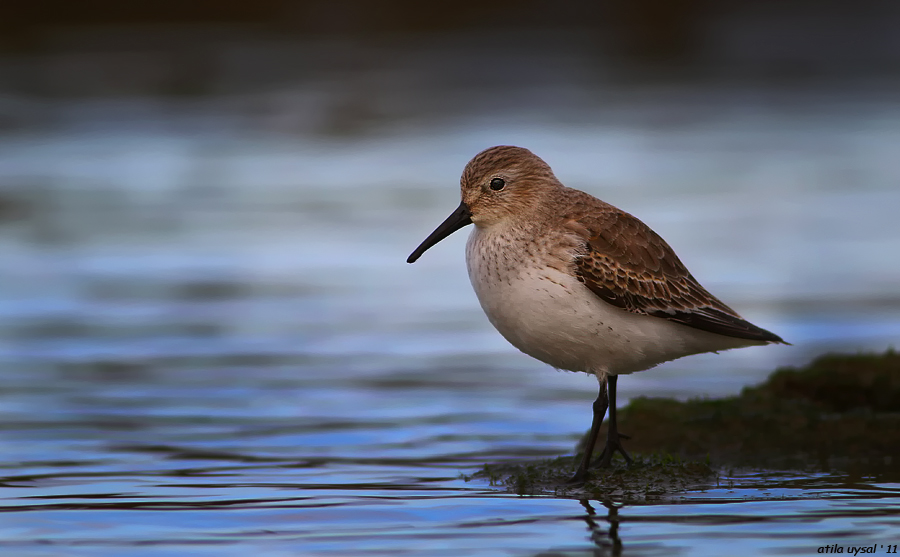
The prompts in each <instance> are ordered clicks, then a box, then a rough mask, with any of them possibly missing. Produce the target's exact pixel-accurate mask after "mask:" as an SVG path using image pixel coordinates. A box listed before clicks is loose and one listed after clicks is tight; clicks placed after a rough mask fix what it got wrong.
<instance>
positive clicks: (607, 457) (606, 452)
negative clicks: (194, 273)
mask: <svg viewBox="0 0 900 557" xmlns="http://www.w3.org/2000/svg"><path fill="white" fill-rule="evenodd" d="M620 439H630V438H629V437H628V436H627V435H623V434H616V435H610V436H609V437H607V438H606V446H605V447H603V452H602V453H600V456H599V457H597V460H595V461H594V463H593V464H592V465H591V468H608V467H609V466H610V464H612V459H613V457H614V456H615V455H616V452H619V453H620V454H621V455H622V458H624V459H625V462H626V464H628V466H631V465H632V463H633V462H634V461H633V460H631V457H630V456H628V453H627V452H625V449H624V448H623V447H622V443H621V442H620V441H619V440H620Z"/></svg>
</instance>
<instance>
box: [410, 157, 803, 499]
mask: <svg viewBox="0 0 900 557" xmlns="http://www.w3.org/2000/svg"><path fill="white" fill-rule="evenodd" d="M460 192H461V200H460V204H459V206H458V207H457V208H456V210H455V211H453V213H451V214H450V216H449V217H447V218H446V219H445V220H444V222H442V223H441V224H440V225H439V226H438V227H437V228H436V229H435V230H434V231H433V232H432V233H431V234H430V235H429V236H428V237H426V239H425V240H424V241H423V242H422V243H421V244H420V245H419V246H418V247H417V248H416V249H415V250H414V251H413V252H412V253H411V254H410V256H409V257H408V259H407V263H414V262H415V261H416V260H418V259H419V257H421V256H422V254H423V253H425V251H426V250H428V249H429V248H431V247H432V246H434V245H435V244H437V243H438V242H440V241H441V240H443V239H444V238H446V237H447V236H449V235H450V234H452V233H454V232H456V231H457V230H459V229H461V228H463V227H465V226H468V225H470V224H472V225H474V228H473V230H472V232H471V233H470V235H469V239H468V241H467V243H466V267H467V269H468V273H469V279H470V282H471V283H472V287H473V289H474V290H475V294H476V296H477V298H478V301H479V303H480V304H481V307H482V309H483V310H484V312H485V314H486V315H487V318H488V320H489V321H490V322H491V324H492V325H493V326H494V327H495V328H496V329H497V331H499V332H500V334H501V335H502V336H503V337H504V338H505V339H506V340H507V341H509V343H510V344H512V345H513V346H514V347H516V348H518V349H519V350H520V351H522V352H524V353H525V354H527V355H529V356H532V357H533V358H536V359H538V360H540V361H542V362H544V363H546V364H549V365H551V366H553V367H555V368H557V369H561V370H569V371H574V372H585V373H588V374H592V375H594V376H595V377H596V378H597V380H598V382H599V384H600V391H599V393H598V395H597V399H596V400H595V401H594V404H593V407H592V408H593V419H592V422H591V433H590V435H589V437H588V439H587V443H586V446H585V449H584V453H583V455H582V458H581V460H580V463H579V465H578V467H577V469H576V471H575V473H574V475H573V476H572V478H571V480H570V483H572V484H582V483H584V482H585V481H586V479H587V478H588V476H589V469H590V468H593V467H594V466H609V465H610V464H611V460H612V458H613V456H614V454H615V453H617V452H618V453H620V454H621V455H622V457H623V458H624V459H625V461H626V463H627V464H628V465H629V466H630V465H631V464H632V462H633V461H632V458H631V457H630V455H629V454H628V453H627V452H626V451H625V449H624V447H623V446H622V441H621V440H622V439H623V438H627V436H625V435H624V434H620V433H619V432H618V424H617V421H616V384H617V380H618V376H619V375H626V374H630V373H634V372H638V371H643V370H646V369H649V368H652V367H654V366H656V365H658V364H661V363H663V362H667V361H670V360H674V359H677V358H681V357H684V356H689V355H692V354H699V353H704V352H718V351H721V350H728V349H732V348H741V347H746V346H757V345H766V344H773V343H774V344H788V343H787V342H785V341H784V340H783V339H782V338H781V337H779V336H778V335H776V334H774V333H772V332H770V331H767V330H765V329H762V328H760V327H757V326H756V325H753V324H752V323H750V322H749V321H746V320H745V319H743V318H742V317H741V316H740V315H739V314H738V313H737V312H736V311H734V310H733V309H731V308H730V307H728V306H727V305H725V303H723V302H722V301H720V300H719V299H718V298H716V297H715V296H713V295H712V294H710V293H709V292H708V291H707V290H706V289H705V288H703V286H701V285H700V283H699V282H698V281H697V279H695V278H694V277H693V275H691V273H690V272H689V271H688V269H687V267H685V265H684V264H683V263H682V262H681V260H680V259H679V258H678V256H677V255H676V254H675V251H674V250H673V249H672V248H671V247H670V246H669V244H667V243H666V242H665V240H663V239H662V238H661V237H660V236H659V235H658V234H656V233H655V232H654V231H653V230H652V229H651V228H650V227H649V226H647V225H646V224H644V223H643V222H642V221H640V220H639V219H638V218H637V217H634V216H632V215H631V214H629V213H626V212H625V211H622V210H621V209H618V208H616V207H614V206H612V205H610V204H609V203H606V202H604V201H601V200H599V199H597V198H596V197H593V196H592V195H590V194H587V193H585V192H583V191H580V190H577V189H573V188H569V187H566V186H564V185H563V184H562V182H560V181H559V179H558V178H557V177H556V176H555V175H554V173H553V171H552V170H551V168H550V166H549V165H548V164H547V163H546V162H544V161H543V160H542V159H541V158H540V157H538V156H537V155H535V154H534V153H532V152H531V151H529V150H528V149H525V148H522V147H516V146H510V145H499V146H495V147H490V148H488V149H485V150H484V151H482V152H480V153H478V154H477V155H475V157H473V158H472V160H470V161H469V162H468V164H466V166H465V168H464V170H463V173H462V176H461V178H460ZM607 409H608V410H609V427H608V432H607V438H606V445H605V447H604V449H603V451H602V452H601V453H600V455H599V457H598V458H597V460H596V462H594V461H592V457H593V455H592V453H593V452H594V445H595V440H596V438H597V436H598V434H599V430H600V425H601V423H602V422H603V419H604V417H605V415H606V412H607Z"/></svg>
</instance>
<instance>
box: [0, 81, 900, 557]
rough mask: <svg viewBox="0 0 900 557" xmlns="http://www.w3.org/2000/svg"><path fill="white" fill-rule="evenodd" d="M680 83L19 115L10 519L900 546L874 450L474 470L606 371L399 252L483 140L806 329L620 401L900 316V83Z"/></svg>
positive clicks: (216, 547)
mask: <svg viewBox="0 0 900 557" xmlns="http://www.w3.org/2000/svg"><path fill="white" fill-rule="evenodd" d="M733 97H734V96H733V95H728V96H727V98H728V99H731V98H733ZM679 98H680V97H679V96H678V95H674V96H666V95H665V94H661V96H656V97H652V98H650V99H646V100H644V101H640V100H639V101H634V102H633V103H631V104H628V103H624V104H620V105H617V106H616V107H615V108H614V109H604V108H598V107H594V108H592V109H591V110H587V111H586V112H585V109H584V107H579V108H578V111H579V114H586V116H583V117H579V118H575V117H574V116H573V117H571V118H569V119H568V120H567V119H566V118H559V117H557V116H559V115H555V116H554V118H553V119H550V118H541V117H535V116H533V114H534V113H533V112H515V111H507V112H502V111H501V112H500V114H499V115H496V114H494V113H492V114H494V115H493V116H490V117H487V116H485V115H484V114H473V115H470V116H468V117H463V118H459V119H457V120H455V121H454V122H452V123H449V122H447V121H442V120H440V119H436V120H433V121H428V122H425V123H421V124H418V125H411V124H404V125H400V124H398V125H396V126H387V127H385V128H381V129H380V131H377V132H371V133H369V134H362V135H354V136H349V137H344V136H328V135H308V134H299V135H291V134H286V133H283V132H282V131H280V130H270V129H265V128H264V127H257V128H254V127H252V126H250V127H247V126H246V125H245V124H246V122H242V121H241V122H236V121H235V120H234V119H230V118H229V117H227V115H226V113H224V112H223V113H218V112H216V111H215V110H212V109H208V110H205V111H204V110H200V109H198V108H196V107H192V106H190V105H189V106H180V105H179V106H177V107H174V108H173V106H169V105H164V104H155V103H153V102H149V101H129V102H128V103H123V104H122V105H121V106H119V108H118V109H117V110H118V111H117V112H116V115H117V116H116V118H115V119H103V118H98V116H97V114H98V106H97V105H95V104H92V103H90V102H81V103H75V102H72V103H69V104H60V105H58V106H56V105H55V110H57V111H58V115H61V116H60V118H59V122H61V123H59V124H58V125H57V126H56V127H54V128H52V129H48V130H40V129H27V130H19V131H8V132H7V133H5V134H4V135H3V136H2V137H0V219H2V221H0V226H2V228H0V230H2V235H0V257H2V260H3V268H4V272H3V274H2V275H0V424H2V425H0V442H2V446H3V448H4V451H3V456H2V459H0V469H2V472H0V484H2V491H0V493H2V496H0V497H2V499H0V510H2V511H3V513H2V519H0V547H2V548H3V549H2V550H3V551H4V552H6V553H8V554H11V555H13V554H14V555H35V556H37V555H41V556H43V555H60V554H65V555H91V556H94V555H123V554H128V555H183V554H188V553H189V554H210V555H217V556H218V555H246V554H247V553H248V552H253V553H254V554H257V555H296V554H319V555H350V554H352V555H362V554H370V555H402V554H415V555H421V554H426V555H498V554H502V555H604V554H617V553H619V552H622V553H624V554H627V555H673V554H688V555H721V554H722V547H723V545H724V544H728V545H729V547H732V548H737V547H739V548H740V552H741V553H742V554H747V555H750V554H797V555H808V554H813V553H816V550H817V548H818V547H820V546H824V545H826V544H835V543H836V544H839V545H842V546H844V547H845V548H846V547H847V546H851V545H861V544H862V545H865V544H868V545H871V544H873V543H874V544H884V545H889V544H898V543H900V518H898V514H900V511H898V509H900V506H898V505H897V503H898V501H897V498H898V496H900V485H898V484H897V483H891V482H892V481H895V480H896V475H892V476H891V475H889V476H887V477H881V476H866V477H854V476H850V475H847V474H845V473H841V472H839V471H831V472H820V473H819V472H817V473H813V472H804V473H799V472H791V471H770V472H767V473H762V472H754V471H745V472H735V473H733V474H731V475H725V476H722V477H721V478H720V479H719V483H718V485H715V484H713V485H710V486H709V487H708V488H707V489H704V490H697V491H691V492H686V493H682V494H677V495H675V496H674V497H669V498H659V499H658V500H651V501H648V502H647V503H645V504H640V505H636V504H622V502H617V501H590V502H587V501H585V502H579V501H577V500H568V499H558V498H554V497H551V496H534V497H519V496H516V495H513V494H510V493H507V492H506V491H505V490H504V489H502V488H500V487H496V486H491V485H489V484H488V483H487V482H485V481H482V480H471V481H465V480H464V479H462V475H463V474H471V473H472V472H473V471H475V470H477V469H478V468H479V467H480V466H481V465H482V464H484V463H490V462H498V461H502V460H507V459H522V458H538V457H543V456H557V455H561V454H571V452H572V450H573V447H574V444H575V442H576V440H577V438H578V437H579V435H580V434H582V433H583V432H584V430H585V429H586V428H587V427H588V425H589V420H590V417H589V416H590V402H591V400H592V398H593V396H594V394H595V393H594V391H595V382H594V380H593V379H591V378H589V377H587V376H583V375H576V374H569V373H561V372H555V371H553V370H551V369H549V368H546V367H545V366H543V365H542V364H540V363H538V362H534V361H532V360H530V359H529V358H527V357H525V356H523V355H521V354H518V353H517V352H516V351H515V350H514V349H512V348H511V347H509V346H508V345H507V344H506V343H505V341H504V340H503V339H502V338H500V337H499V335H498V334H497V333H496V332H494V331H493V329H492V328H491V327H490V325H489V324H488V323H487V321H486V319H485V318H484V316H483V314H482V313H481V311H480V308H478V305H477V301H476V300H475V298H474V294H472V292H471V289H470V287H469V285H468V279H467V277H466V275H465V266H464V264H463V250H462V244H463V242H464V238H465V234H459V233H458V234H457V235H455V236H454V237H452V238H450V239H449V240H447V241H445V242H443V243H442V244H441V245H440V246H438V247H436V248H434V249H432V250H430V251H429V252H428V253H427V254H426V256H425V257H423V259H422V260H421V261H420V262H419V263H417V264H416V265H413V266H409V265H406V263H404V261H405V258H406V256H407V255H408V254H409V252H410V251H411V250H412V248H414V247H415V246H416V245H417V244H418V243H419V242H420V241H421V240H422V239H423V238H424V237H425V235H426V234H428V233H429V232H430V231H431V230H432V229H433V228H434V226H436V225H437V224H438V223H439V222H440V221H441V220H442V219H443V218H444V217H445V216H446V215H447V214H449V212H450V211H451V210H452V209H453V208H454V207H455V206H456V205H457V203H458V198H457V195H458V192H457V189H456V188H457V180H458V176H459V173H460V171H461V169H462V166H463V165H464V163H465V162H466V161H467V160H468V159H469V158H470V157H471V156H472V155H473V154H474V153H475V152H477V151H478V150H480V149H482V148H484V147H486V146H489V145H492V144H496V143H513V144H520V145H524V146H527V147H529V148H531V149H532V150H534V151H535V152H537V153H538V154H539V155H541V156H542V157H544V158H545V159H546V160H548V161H549V162H550V163H551V164H552V165H553V166H554V168H555V169H556V171H557V174H558V175H559V177H560V178H561V179H562V180H563V181H564V182H565V183H567V184H569V185H571V186H574V187H579V188H581V189H585V190H587V191H589V192H591V193H594V194H596V195H598V196H599V197H601V198H603V199H605V200H607V201H610V202H612V203H614V204H616V205H618V206H620V207H622V208H624V209H626V210H628V211H630V212H632V213H634V214H636V215H638V216H640V217H641V218H642V219H643V220H645V221H646V222H648V223H649V224H651V226H653V228H654V229H656V230H657V231H658V232H660V233H661V234H662V235H663V236H664V237H665V238H666V239H667V240H668V241H669V243H671V244H672V245H673V246H674V247H675V248H676V249H677V251H678V252H679V254H680V255H681V257H682V259H683V260H684V261H685V262H686V263H687V264H688V266H689V267H690V268H691V270H692V271H693V273H694V274H695V276H697V277H698V278H699V279H700V280H701V282H703V284H704V285H706V286H707V287H708V288H709V289H710V290H711V291H713V292H714V293H716V294H717V295H719V296H720V297H721V298H723V299H724V300H726V301H727V302H728V303H729V304H731V305H733V306H735V307H736V308H737V309H738V310H739V311H741V312H742V313H743V314H744V315H745V316H747V317H748V318H750V319H751V320H752V321H754V322H756V323H758V324H760V325H761V326H764V327H766V328H768V329H771V330H773V331H775V332H777V333H778V334H780V335H782V336H783V337H784V338H786V339H788V340H790V341H792V342H793V343H794V346H793V347H764V348H752V349H746V350H742V351H737V352H733V353H726V354H721V355H704V356H697V357H693V358H690V359H687V360H683V361H679V362H673V363H670V364H667V365H665V366H662V367H661V368H659V369H657V370H654V371H651V372H647V373H643V374H638V375H634V376H629V377H627V378H625V379H623V380H622V381H621V382H620V392H621V398H623V399H627V398H629V397H631V396H635V395H637V394H652V395H664V396H675V397H680V398H685V397H688V396H700V395H709V396H722V395H727V394H732V393H735V392H737V391H738V390H739V389H740V388H741V387H742V386H744V385H748V384H753V383H756V382H758V381H760V380H762V379H763V378H764V377H765V376H766V375H767V374H768V373H769V372H770V371H771V370H772V369H774V368H775V367H777V366H779V365H788V364H801V363H804V362H806V361H807V360H808V359H810V358H811V357H813V356H814V355H817V354H820V353H822V352H824V351H828V350H843V351H857V350H883V349H885V348H887V347H888V346H889V345H891V343H894V342H896V339H897V338H898V336H900V297H898V295H897V289H896V285H897V284H898V282H900V259H898V258H897V257H895V256H894V255H892V254H895V253H897V248H898V246H900V226H898V225H897V223H896V222H897V221H896V217H895V215H896V208H897V207H900V188H898V187H897V182H896V176H897V175H898V170H900V168H898V162H897V161H898V159H897V157H896V145H897V144H898V143H900V107H898V106H897V105H896V103H893V104H892V103H889V102H880V101H879V102H875V101H871V102H869V101H866V102H852V101H848V100H846V99H844V100H838V101H828V102H825V101H823V102H821V103H819V104H813V105H809V106H807V105H803V106H799V107H798V105H797V104H796V103H794V104H792V103H791V102H788V101H789V100H790V99H788V101H784V102H777V103H772V104H766V103H753V102H750V103H747V102H745V101H740V102H738V103H735V102H733V101H728V102H724V101H722V100H721V99H718V98H712V99H700V100H697V99H696V98H693V97H691V99H693V100H692V101H691V102H683V101H680V100H679ZM129 103H130V104H129ZM109 106H111V105H109ZM573 110H574V109H573ZM122 114H127V115H130V117H129V118H124V117H122ZM673 114H674V115H680V116H676V117H674V118H672V117H668V118H663V116H662V115H673ZM622 403H624V400H623V401H622ZM738 544H739V545H738ZM880 547H881V546H880V545H879V548H880ZM845 551H846V549H845ZM877 553H878V554H885V553H886V550H885V549H883V548H880V549H878V552H877Z"/></svg>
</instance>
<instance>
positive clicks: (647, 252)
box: [569, 205, 784, 342]
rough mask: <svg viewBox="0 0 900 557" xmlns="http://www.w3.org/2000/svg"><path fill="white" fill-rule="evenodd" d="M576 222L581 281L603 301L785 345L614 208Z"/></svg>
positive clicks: (576, 218) (649, 232) (644, 228)
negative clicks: (712, 291)
mask: <svg viewBox="0 0 900 557" xmlns="http://www.w3.org/2000/svg"><path fill="white" fill-rule="evenodd" d="M606 209H607V210H604V211H601V212H596V213H592V214H590V215H578V216H573V218H572V219H571V220H570V221H569V224H570V229H571V230H573V231H576V233H577V234H578V235H579V236H581V237H582V239H583V243H582V250H581V252H579V253H578V255H577V256H576V259H575V272H576V274H577V276H578V279H579V280H580V281H581V282H583V283H584V284H585V286H587V287H588V288H589V289H590V290H591V291H592V292H594V294H596V295H597V296H599V297H600V298H602V299H603V300H604V301H606V302H608V303H610V304H612V305H614V306H616V307H619V308H622V309H624V310H627V311H630V312H632V313H638V314H643V315H650V316H653V317H660V318H664V319H668V320H670V321H674V322H677V323H681V324H683V325H687V326H689V327H694V328H696V329H701V330H703V331H709V332H711V333H717V334H720V335H725V336H730V337H737V338H745V339H749V340H759V341H768V342H784V341H783V340H782V339H781V338H780V337H779V336H777V335H775V334H774V333H771V332H769V331H767V330H765V329H761V328H759V327H757V326H756V325H753V324H752V323H750V322H748V321H745V320H744V319H742V318H741V316H740V315H738V314H737V312H735V311H734V310H733V309H731V308H730V307H728V306H727V305H725V304H724V303H723V302H722V301H720V300H719V299H718V298H716V297H715V296H713V295H712V294H710V293H709V292H707V291H706V289H705V288H703V287H702V286H700V283H699V282H697V279H695V278H694V277H693V276H691V273H690V272H689V271H688V270H687V267H685V266H684V264H683V263H682V262H681V260H679V259H678V256H677V255H675V251H674V250H672V248H671V247H669V244H667V243H666V242H665V240H663V239H662V238H661V237H660V236H659V235H658V234H656V233H655V232H653V230H651V229H650V227H649V226H647V225H646V224H644V223H643V222H641V221H640V220H638V219H637V218H636V217H634V216H632V215H630V214H628V213H626V212H624V211H620V210H618V209H616V208H614V207H612V206H611V205H609V206H607V207H606Z"/></svg>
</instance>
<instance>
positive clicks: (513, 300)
mask: <svg viewBox="0 0 900 557" xmlns="http://www.w3.org/2000/svg"><path fill="white" fill-rule="evenodd" d="M545 248H546V246H545V247H541V246H536V245H534V244H530V245H528V246H525V245H523V242H521V241H517V238H516V237H515V236H514V235H511V234H509V232H508V231H507V233H506V234H501V233H498V232H495V231H491V230H483V229H479V228H478V227H475V229H474V230H473V231H472V233H471V235H470V236H469V241H468V243H467V245H466V264H467V266H468V270H469V279H470V280H471V282H472V287H473V288H474V289H475V294H476V295H477V296H478V301H479V302H480V303H481V307H482V308H483V309H484V312H485V313H486V314H487V317H488V319H489V320H490V322H491V324H492V325H494V327H496V328H497V330H498V331H499V332H500V334H501V335H503V337H504V338H506V340H508V341H509V342H510V343H511V344H512V345H513V346H515V347H516V348H518V349H519V350H521V351H522V352H524V353H526V354H528V355H529V356H532V357H534V358H537V359H538V360H541V361H542V362H545V363H548V364H550V365H551V366H554V367H556V368H559V369H566V370H570V371H585V372H589V373H597V372H606V373H610V374H614V375H615V374H623V373H632V372H635V371H641V370H644V369H648V368H650V367H653V366H655V365H657V364H660V363H662V362H665V361H668V360H673V359H675V358H680V357H682V356H687V355H689V354H697V353H700V352H710V351H717V350H726V349H728V348H737V347H739V346H748V345H752V344H756V343H754V342H751V341H746V340H741V339H735V338H731V337H726V336H722V335H717V334H713V333H708V332H705V331H701V330H698V329H694V328H691V327H688V326H685V325H681V324H678V323H674V322H671V321H668V320H666V319H662V318H659V317H651V316H646V315H638V314H634V313H630V312H628V311H625V310H622V309H619V308H617V307H615V306H613V305H611V304H608V303H607V302H605V301H603V300H602V299H600V298H599V297H598V296H596V295H595V294H594V293H593V292H591V291H590V290H589V289H588V288H587V287H586V286H585V285H584V284H582V283H581V282H580V281H579V280H578V279H577V278H576V277H575V275H574V274H573V273H572V271H571V265H569V264H568V263H569V262H568V261H562V260H561V259H560V258H561V257H568V258H571V257H572V256H571V254H566V253H565V252H564V251H563V252H562V253H560V251H559V250H556V253H554V251H553V250H552V249H545Z"/></svg>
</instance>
